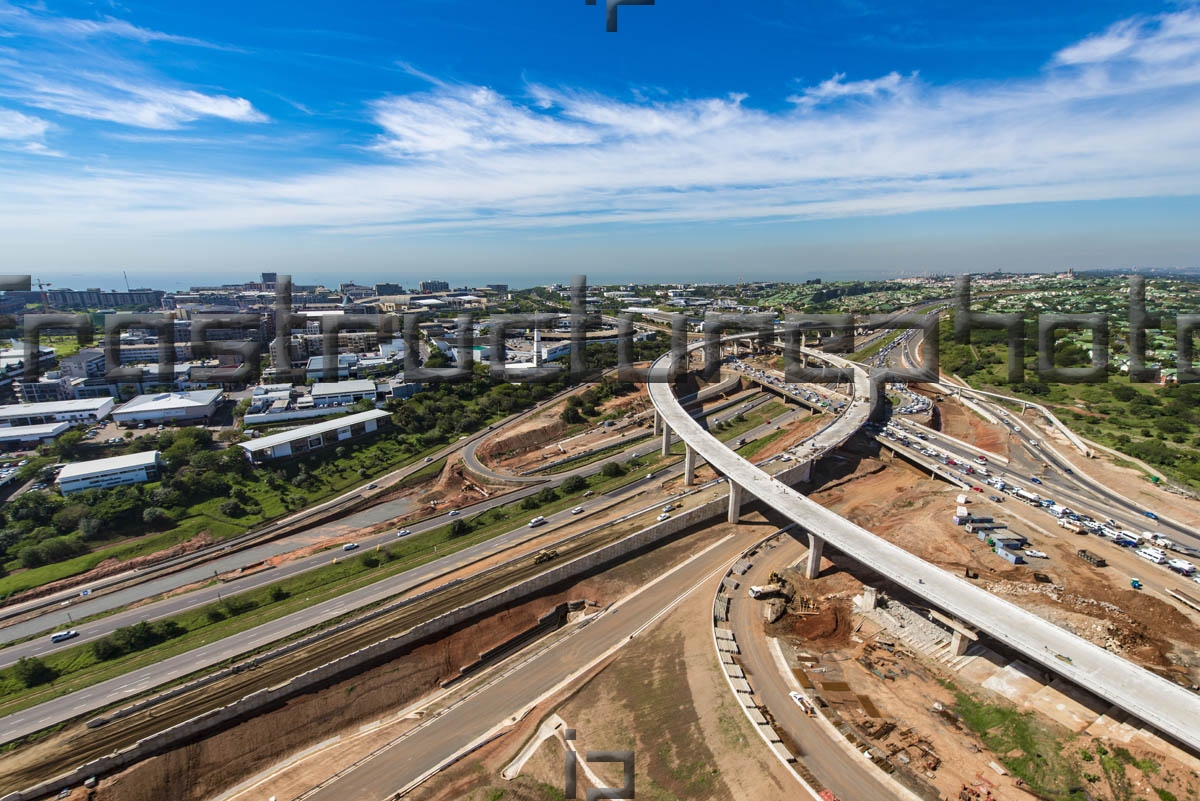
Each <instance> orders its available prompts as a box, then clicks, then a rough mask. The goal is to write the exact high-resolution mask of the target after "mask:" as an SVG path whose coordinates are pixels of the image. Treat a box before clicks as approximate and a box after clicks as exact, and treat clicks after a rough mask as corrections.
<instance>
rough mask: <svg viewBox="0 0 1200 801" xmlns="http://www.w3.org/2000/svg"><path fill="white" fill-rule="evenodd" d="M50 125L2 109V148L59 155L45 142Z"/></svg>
mask: <svg viewBox="0 0 1200 801" xmlns="http://www.w3.org/2000/svg"><path fill="white" fill-rule="evenodd" d="M49 128H50V123H48V122H46V121H45V120H43V119H40V118H38V117H31V116H29V115H28V114H22V113H21V112H19V111H12V110H11V109H4V108H0V148H2V149H4V150H17V151H23V152H25V153H34V154H37V155H43V156H51V155H60V154H59V153H57V152H55V151H53V150H51V149H50V148H48V147H46V143H45V142H44V141H43V140H44V138H45V136H46V131H47V130H49Z"/></svg>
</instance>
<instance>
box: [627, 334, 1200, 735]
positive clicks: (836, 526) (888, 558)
mask: <svg viewBox="0 0 1200 801" xmlns="http://www.w3.org/2000/svg"><path fill="white" fill-rule="evenodd" d="M673 361H674V355H673V354H667V355H665V356H663V357H662V358H661V359H659V360H658V362H657V363H656V367H659V368H660V369H668V368H670V367H671V366H672V365H673ZM650 398H651V400H652V401H653V403H654V407H655V409H656V410H657V411H658V413H659V415H661V416H662V418H663V421H664V423H665V424H666V425H667V426H669V427H670V428H671V429H673V430H674V431H675V432H676V433H677V434H679V435H680V436H681V437H682V438H683V440H684V441H685V442H686V443H687V444H688V446H689V447H691V448H693V449H694V450H695V451H696V452H697V453H698V454H699V455H700V456H701V457H703V458H704V459H705V460H706V461H707V462H708V463H709V464H710V465H712V466H713V467H714V468H715V469H717V470H718V471H719V472H721V473H723V474H724V475H725V476H727V477H728V479H729V481H730V491H731V500H734V499H736V497H737V495H740V494H741V493H742V492H746V493H749V494H751V495H753V496H755V497H757V498H759V499H760V500H762V501H763V502H765V503H767V504H768V505H770V506H771V507H772V508H774V509H775V510H777V511H779V512H781V513H782V514H784V515H785V516H786V517H787V518H788V519H789V520H792V521H795V522H796V523H799V524H800V525H802V526H804V527H805V529H807V530H808V531H812V532H816V533H817V534H818V535H819V536H820V537H821V538H822V539H823V540H825V541H826V542H828V543H829V544H830V545H832V546H833V547H835V548H837V549H838V550H840V551H841V552H842V553H844V554H846V555H847V556H850V557H851V558H853V559H856V560H858V561H860V562H862V563H863V564H866V565H869V566H870V567H871V568H872V569H874V570H875V571H876V572H878V573H880V574H881V575H882V576H883V577H885V578H886V579H887V580H889V581H891V582H894V583H895V584H897V585H899V586H901V587H903V588H904V589H906V590H908V591H909V592H912V593H913V594H914V595H916V596H918V597H920V598H923V599H924V600H926V601H927V602H928V603H930V604H932V605H933V606H936V607H937V608H939V609H942V610H944V611H945V612H946V613H947V614H950V615H952V616H954V617H956V618H958V619H959V620H961V621H963V622H965V623H967V624H969V625H972V626H975V627H976V628H978V629H979V630H980V631H982V632H985V633H986V634H987V635H989V636H990V637H992V638H994V639H995V640H997V641H999V642H1000V643H1003V644H1004V645H1006V646H1007V647H1009V648H1012V649H1013V650H1015V651H1017V652H1019V653H1021V654H1023V655H1024V657H1025V658H1026V659H1028V660H1029V661H1031V662H1034V663H1037V664H1039V665H1041V666H1043V667H1044V668H1046V669H1047V670H1049V671H1050V672H1052V673H1055V674H1058V675H1061V676H1063V677H1064V678H1066V679H1068V680H1069V681H1072V682H1074V683H1075V684H1077V685H1079V686H1081V687H1084V688H1086V689H1088V690H1089V691H1090V692H1092V693H1094V694H1096V695H1099V696H1100V697H1102V698H1104V699H1106V700H1108V701H1109V702H1110V703H1112V704H1114V705H1116V706H1118V707H1120V708H1122V709H1124V710H1125V711H1127V712H1129V713H1130V714H1132V715H1133V716H1135V717H1137V718H1138V719H1140V720H1142V721H1144V722H1145V723H1148V724H1150V725H1151V726H1154V727H1155V728H1157V729H1159V730H1160V731H1162V732H1164V733H1166V734H1167V735H1169V736H1171V737H1173V738H1175V739H1176V740H1177V741H1179V742H1180V743H1183V744H1185V745H1187V746H1188V747H1190V748H1192V749H1193V750H1196V751H1200V696H1197V695H1196V694H1195V693H1192V692H1191V691H1189V690H1186V689H1184V688H1182V687H1180V686H1178V685H1176V684H1174V683H1172V682H1170V681H1168V680H1166V679H1163V678H1161V677H1159V676H1156V675H1155V674H1153V673H1151V672H1150V671H1148V670H1145V669H1143V668H1140V667H1138V666H1137V665H1134V664H1133V663H1131V662H1129V661H1127V660H1125V659H1122V658H1120V657H1118V656H1116V655H1115V654H1112V653H1110V652H1108V651H1106V650H1104V649H1103V648H1100V647H1098V646H1095V645H1092V644H1091V643H1089V642H1088V641H1086V640H1084V639H1083V638H1081V637H1078V636H1076V635H1074V634H1071V633H1070V632H1068V631H1066V630H1064V629H1062V628H1059V627H1058V626H1055V625H1054V624H1052V623H1050V622H1048V621H1046V620H1044V619H1043V618H1041V617H1038V616H1037V615H1036V614H1033V613H1032V612H1028V611H1026V610H1025V609H1022V608H1021V607H1019V606H1017V605H1016V604H1013V603H1010V602H1008V601H1005V600H1002V599H1001V598H998V597H996V596H994V595H991V594H990V593H988V592H986V591H984V590H982V589H980V588H978V587H975V586H974V585H972V584H970V583H968V582H967V581H966V580H965V579H960V578H958V577H957V576H953V575H950V574H949V573H947V572H946V571H944V570H941V569H939V568H937V567H934V566H933V565H930V564H929V563H927V562H925V561H924V560H923V559H921V558H919V557H917V556H915V555H913V554H911V553H909V552H908V551H905V550H904V549H902V548H900V547H898V546H896V545H893V544H891V543H889V542H887V541H885V540H883V539H881V538H879V537H877V536H875V535H874V534H872V533H871V532H869V531H867V530H866V529H864V528H862V527H860V526H858V525H856V524H854V523H852V522H851V521H849V520H846V519H845V518H843V517H841V516H839V515H837V514H836V513H834V512H831V511H829V510H828V509H825V508H824V507H823V506H821V505H820V504H818V503H816V502H815V501H811V500H809V499H808V498H806V497H805V496H804V495H802V494H800V493H799V492H797V491H795V490H793V489H792V488H790V487H788V486H786V485H784V484H782V483H780V482H779V481H776V480H774V479H773V478H772V477H771V476H769V475H767V474H766V473H764V472H763V471H762V470H760V469H759V468H757V467H755V466H754V465H752V464H750V463H749V462H747V461H746V460H744V459H742V458H741V457H740V456H738V455H737V454H736V453H734V452H733V451H731V450H729V449H728V448H726V447H725V445H724V444H723V443H721V442H720V441H718V440H717V439H716V438H714V437H712V436H711V435H710V434H709V433H708V432H707V431H705V430H704V429H703V428H702V427H701V426H700V425H699V424H697V423H696V421H694V420H692V419H691V417H690V416H689V415H688V414H687V413H686V412H685V411H684V410H683V409H682V408H681V407H680V405H679V403H678V400H677V399H676V398H675V395H674V393H673V391H672V389H671V386H670V385H668V384H663V383H653V384H651V385H650ZM739 488H740V490H739ZM735 507H736V504H731V511H733V508H735Z"/></svg>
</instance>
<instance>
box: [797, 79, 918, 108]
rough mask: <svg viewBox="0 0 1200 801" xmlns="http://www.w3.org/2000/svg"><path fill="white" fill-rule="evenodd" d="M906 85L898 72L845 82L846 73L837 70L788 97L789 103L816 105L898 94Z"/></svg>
mask: <svg viewBox="0 0 1200 801" xmlns="http://www.w3.org/2000/svg"><path fill="white" fill-rule="evenodd" d="M916 77H917V76H916V73H913V75H912V76H911V78H909V79H908V80H909V84H908V85H911V81H913V80H915V79H916ZM905 86H906V81H905V79H904V78H902V77H900V73H898V72H889V73H888V74H887V75H884V76H883V77H882V78H872V79H867V80H862V81H850V82H849V83H847V82H846V73H844V72H839V73H838V74H836V75H834V76H833V77H832V78H830V79H829V80H827V81H822V82H821V83H820V84H818V85H816V86H810V87H808V88H807V89H805V90H804V91H803V92H801V93H800V94H798V95H792V96H791V97H789V98H788V102H789V103H795V104H796V105H798V106H816V105H818V104H821V103H827V102H830V101H833V100H840V99H843V98H847V97H857V98H868V99H870V98H877V97H879V96H880V95H895V94H899V93H900V92H901V91H902V90H903V89H904V88H905Z"/></svg>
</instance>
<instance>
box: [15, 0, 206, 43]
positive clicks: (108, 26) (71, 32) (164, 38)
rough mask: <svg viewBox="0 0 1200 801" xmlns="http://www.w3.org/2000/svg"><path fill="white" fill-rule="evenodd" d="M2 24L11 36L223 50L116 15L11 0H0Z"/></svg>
mask: <svg viewBox="0 0 1200 801" xmlns="http://www.w3.org/2000/svg"><path fill="white" fill-rule="evenodd" d="M0 27H2V28H4V29H7V31H8V33H9V34H10V35H16V34H18V33H27V34H34V35H37V36H39V37H51V38H60V39H90V38H97V37H115V38H119V39H131V40H133V41H137V42H143V43H145V42H170V43H172V44H181V45H190V46H193V47H211V48H218V49H223V46H222V45H217V44H213V43H211V42H206V41H203V40H201V39H194V38H192V37H190V36H176V35H174V34H170V33H163V32H162V31H155V30H150V29H148V28H142V27H139V26H137V25H134V24H133V23H131V22H127V21H126V20H122V19H117V18H115V17H109V16H105V17H102V18H100V19H94V20H92V19H79V18H76V17H61V16H55V15H53V14H50V13H48V12H47V11H45V10H44V9H40V8H39V9H35V10H31V9H27V8H22V7H20V6H14V5H13V4H12V3H9V2H7V0H0Z"/></svg>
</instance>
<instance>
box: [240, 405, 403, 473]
mask: <svg viewBox="0 0 1200 801" xmlns="http://www.w3.org/2000/svg"><path fill="white" fill-rule="evenodd" d="M388 417H389V415H388V413H387V412H385V411H382V410H380V409H375V410H372V411H369V412H360V413H359V414H351V415H347V416H345V417H339V418H337V419H335V420H326V421H324V422H321V423H315V424H313V425H309V426H302V427H300V428H296V429H293V430H291V431H284V432H283V433H281V434H272V435H271V436H269V437H260V438H259V439H253V440H250V441H249V442H239V443H238V447H239V448H241V449H242V450H244V451H245V452H246V458H248V459H249V460H250V461H251V462H253V463H254V464H264V463H266V462H272V461H276V460H279V459H289V458H291V457H293V456H305V455H307V454H310V453H313V452H314V451H319V450H322V449H323V448H328V447H330V446H332V445H337V444H338V443H340V442H346V441H348V440H352V439H357V438H359V437H363V436H366V435H368V434H373V433H375V432H376V431H378V430H379V429H380V428H381V427H382V426H383V425H385V424H386V421H387V419H388Z"/></svg>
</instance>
